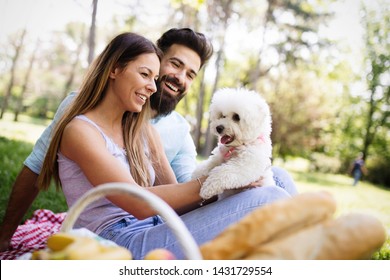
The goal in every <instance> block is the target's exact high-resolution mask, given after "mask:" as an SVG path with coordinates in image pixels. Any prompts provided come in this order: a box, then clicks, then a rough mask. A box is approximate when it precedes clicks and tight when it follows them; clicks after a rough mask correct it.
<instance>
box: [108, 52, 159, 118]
mask: <svg viewBox="0 0 390 280" xmlns="http://www.w3.org/2000/svg"><path fill="white" fill-rule="evenodd" d="M159 69H160V61H159V59H158V57H157V55H156V54H154V53H148V54H142V55H140V56H138V57H137V58H136V59H135V60H133V61H130V62H129V63H128V64H127V66H126V67H125V68H124V69H120V68H116V69H115V70H114V71H113V72H111V74H110V78H111V81H110V88H111V89H112V91H113V93H114V95H115V96H116V97H117V98H118V101H119V104H120V105H119V106H122V108H123V109H124V110H125V111H130V112H140V111H141V110H142V107H143V105H145V103H146V100H147V99H148V98H149V97H150V96H151V95H152V94H153V93H154V92H155V91H156V80H157V79H158V72H159ZM118 109H119V108H118Z"/></svg>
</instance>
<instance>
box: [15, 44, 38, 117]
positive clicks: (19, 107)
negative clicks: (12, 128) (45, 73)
mask: <svg viewBox="0 0 390 280" xmlns="http://www.w3.org/2000/svg"><path fill="white" fill-rule="evenodd" d="M38 48H39V40H37V42H36V44H35V48H34V51H33V54H32V56H31V59H30V63H29V65H28V68H27V73H26V76H25V78H24V83H23V88H22V91H21V92H20V96H19V98H18V100H17V102H16V108H15V115H14V121H15V122H17V121H18V118H19V114H20V112H21V111H22V110H23V99H24V94H25V93H26V90H27V86H28V83H29V81H30V75H31V72H32V69H33V65H34V62H35V58H36V54H37V51H38Z"/></svg>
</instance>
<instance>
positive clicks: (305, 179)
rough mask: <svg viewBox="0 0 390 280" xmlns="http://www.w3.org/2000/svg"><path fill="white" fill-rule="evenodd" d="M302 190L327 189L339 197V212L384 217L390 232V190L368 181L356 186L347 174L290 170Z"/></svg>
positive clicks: (336, 197) (381, 218)
mask: <svg viewBox="0 0 390 280" xmlns="http://www.w3.org/2000/svg"><path fill="white" fill-rule="evenodd" d="M290 173H291V175H292V176H293V178H294V180H295V182H296V184H297V188H298V191H299V192H308V191H319V190H324V191H328V192H330V193H331V194H332V195H333V196H334V198H335V199H336V202H337V205H338V208H337V212H336V215H341V214H346V213H349V212H364V213H368V214H371V215H373V216H375V217H377V218H378V219H380V220H381V221H382V222H383V223H384V225H385V227H386V228H387V229H388V230H389V232H390V191H389V190H386V189H384V188H380V187H378V186H374V185H372V184H369V183H366V182H360V183H359V184H358V185H357V186H355V187H354V186H352V178H350V177H348V176H344V175H334V174H322V173H321V174H320V173H314V172H311V173H306V172H296V171H290Z"/></svg>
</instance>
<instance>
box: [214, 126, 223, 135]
mask: <svg viewBox="0 0 390 280" xmlns="http://www.w3.org/2000/svg"><path fill="white" fill-rule="evenodd" d="M224 129H225V127H224V126H223V125H218V126H217V127H216V128H215V130H216V131H217V132H218V133H219V134H221V133H222V131H223V130H224Z"/></svg>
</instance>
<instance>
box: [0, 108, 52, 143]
mask: <svg viewBox="0 0 390 280" xmlns="http://www.w3.org/2000/svg"><path fill="white" fill-rule="evenodd" d="M13 118H14V116H13V114H9V113H8V114H7V113H6V114H4V117H3V119H1V120H0V136H3V137H6V138H8V139H13V140H21V141H24V142H28V143H32V144H34V143H35V141H36V140H37V139H38V138H39V136H40V135H41V134H42V132H43V131H44V130H45V128H46V127H47V125H48V124H49V123H50V120H39V119H33V118H30V117H28V116H25V115H21V116H20V117H19V121H18V122H14V120H13Z"/></svg>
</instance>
